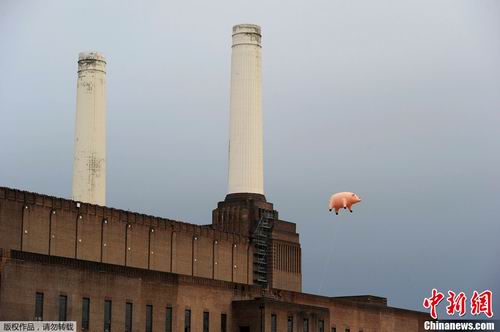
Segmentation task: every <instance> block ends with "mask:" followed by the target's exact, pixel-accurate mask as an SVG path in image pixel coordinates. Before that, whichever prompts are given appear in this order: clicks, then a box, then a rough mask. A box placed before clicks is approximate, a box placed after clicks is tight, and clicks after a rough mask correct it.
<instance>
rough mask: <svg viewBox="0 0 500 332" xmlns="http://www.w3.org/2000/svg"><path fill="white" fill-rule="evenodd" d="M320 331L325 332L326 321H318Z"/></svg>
mask: <svg viewBox="0 0 500 332" xmlns="http://www.w3.org/2000/svg"><path fill="white" fill-rule="evenodd" d="M318 330H319V332H325V321H324V320H320V321H318Z"/></svg>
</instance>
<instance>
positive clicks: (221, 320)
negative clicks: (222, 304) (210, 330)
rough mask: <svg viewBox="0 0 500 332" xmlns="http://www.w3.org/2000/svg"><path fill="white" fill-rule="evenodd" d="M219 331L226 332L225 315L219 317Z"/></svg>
mask: <svg viewBox="0 0 500 332" xmlns="http://www.w3.org/2000/svg"><path fill="white" fill-rule="evenodd" d="M220 331H221V332H227V315H226V314H221V315H220Z"/></svg>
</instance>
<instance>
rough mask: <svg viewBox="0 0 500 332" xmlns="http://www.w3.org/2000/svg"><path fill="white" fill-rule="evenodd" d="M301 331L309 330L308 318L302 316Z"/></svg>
mask: <svg viewBox="0 0 500 332" xmlns="http://www.w3.org/2000/svg"><path fill="white" fill-rule="evenodd" d="M303 331H304V332H309V319H307V318H304V328H303Z"/></svg>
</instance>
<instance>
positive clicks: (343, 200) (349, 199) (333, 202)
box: [328, 192, 361, 214]
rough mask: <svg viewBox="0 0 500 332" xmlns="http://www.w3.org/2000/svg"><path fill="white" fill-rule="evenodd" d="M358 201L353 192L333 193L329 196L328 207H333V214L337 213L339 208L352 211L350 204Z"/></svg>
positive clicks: (331, 208)
mask: <svg viewBox="0 0 500 332" xmlns="http://www.w3.org/2000/svg"><path fill="white" fill-rule="evenodd" d="M359 202H361V199H360V198H359V197H358V195H356V194H355V193H350V192H341V193H336V194H333V195H332V197H330V204H329V206H328V208H329V209H330V211H332V210H333V209H335V214H339V210H340V209H342V208H344V209H349V211H351V212H352V206H353V205H354V204H356V203H359Z"/></svg>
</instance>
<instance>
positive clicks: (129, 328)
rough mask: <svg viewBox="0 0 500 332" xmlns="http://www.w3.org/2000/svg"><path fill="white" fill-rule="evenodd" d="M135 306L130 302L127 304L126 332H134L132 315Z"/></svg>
mask: <svg viewBox="0 0 500 332" xmlns="http://www.w3.org/2000/svg"><path fill="white" fill-rule="evenodd" d="M133 309H134V305H133V304H132V303H130V302H127V303H125V332H132V313H133V311H134V310H133Z"/></svg>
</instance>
